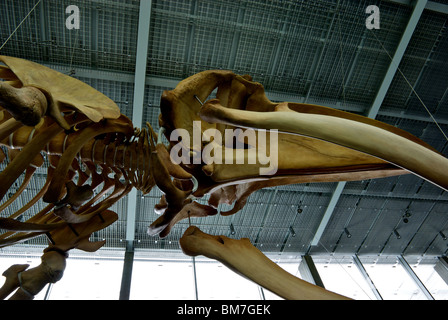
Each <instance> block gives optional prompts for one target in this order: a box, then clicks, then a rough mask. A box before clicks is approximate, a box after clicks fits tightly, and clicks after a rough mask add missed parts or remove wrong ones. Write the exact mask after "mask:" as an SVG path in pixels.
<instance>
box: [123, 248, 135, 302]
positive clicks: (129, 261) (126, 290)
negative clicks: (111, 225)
mask: <svg viewBox="0 0 448 320" xmlns="http://www.w3.org/2000/svg"><path fill="white" fill-rule="evenodd" d="M133 266H134V243H133V241H128V242H127V243H126V252H125V254H124V264H123V273H122V276H121V288H120V300H129V297H130V295H131V281H132V268H133Z"/></svg>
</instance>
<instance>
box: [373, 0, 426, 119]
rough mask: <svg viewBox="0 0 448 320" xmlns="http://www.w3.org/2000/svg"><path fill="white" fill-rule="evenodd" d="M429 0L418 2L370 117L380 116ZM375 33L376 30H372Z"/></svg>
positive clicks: (419, 0) (418, 0)
mask: <svg viewBox="0 0 448 320" xmlns="http://www.w3.org/2000/svg"><path fill="white" fill-rule="evenodd" d="M427 3H428V0H417V1H416V4H415V6H414V10H413V11H412V14H411V17H410V18H409V22H408V24H407V26H406V28H405V30H404V32H403V36H402V37H401V40H400V42H399V44H398V47H397V50H396V51H395V54H394V56H393V58H392V61H391V63H390V65H389V68H388V70H387V72H386V75H385V76H384V79H383V82H382V83H381V86H380V88H379V90H378V93H377V95H376V97H375V100H374V102H373V104H372V107H371V108H370V110H369V113H368V115H367V116H368V117H369V118H372V119H375V118H376V116H377V115H378V111H379V110H380V107H381V105H382V104H383V101H384V98H385V97H386V94H387V92H388V91H389V88H390V85H391V83H392V81H393V79H394V77H395V74H396V73H397V70H398V67H399V65H400V62H401V60H402V59H403V56H404V53H405V52H406V49H407V47H408V45H409V42H410V41H411V38H412V35H413V34H414V31H415V28H416V27H417V24H418V22H419V20H420V17H421V16H422V13H423V11H424V10H425V7H426V4H427ZM372 32H375V30H372Z"/></svg>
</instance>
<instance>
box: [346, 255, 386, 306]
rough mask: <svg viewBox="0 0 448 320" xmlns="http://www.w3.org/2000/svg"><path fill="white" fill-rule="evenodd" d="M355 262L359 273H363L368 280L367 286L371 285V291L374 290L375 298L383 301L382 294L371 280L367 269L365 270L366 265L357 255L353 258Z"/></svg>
mask: <svg viewBox="0 0 448 320" xmlns="http://www.w3.org/2000/svg"><path fill="white" fill-rule="evenodd" d="M353 262H354V263H355V265H356V266H357V267H358V270H359V272H361V274H362V276H363V277H364V279H365V280H366V282H367V284H368V285H369V287H370V289H371V290H372V292H373V294H374V296H375V297H376V298H377V299H378V300H383V297H382V296H381V294H380V292H379V291H378V289H377V288H376V286H375V284H374V283H373V281H372V279H371V278H370V276H369V274H368V273H367V271H366V269H365V268H364V265H363V264H362V262H361V260H360V259H359V257H358V256H357V255H354V256H353Z"/></svg>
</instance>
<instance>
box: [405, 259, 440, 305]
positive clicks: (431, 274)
mask: <svg viewBox="0 0 448 320" xmlns="http://www.w3.org/2000/svg"><path fill="white" fill-rule="evenodd" d="M435 265H436V264H435V263H431V264H427V263H425V264H422V263H420V264H418V265H411V267H412V269H413V270H414V272H415V274H416V275H417V276H418V277H419V279H420V280H421V281H422V282H423V284H424V285H425V287H426V289H428V290H429V292H430V293H431V295H432V296H433V297H434V299H436V300H448V285H447V284H446V282H445V281H444V280H443V279H442V278H441V277H440V276H439V274H438V273H437V271H436V270H434V267H435Z"/></svg>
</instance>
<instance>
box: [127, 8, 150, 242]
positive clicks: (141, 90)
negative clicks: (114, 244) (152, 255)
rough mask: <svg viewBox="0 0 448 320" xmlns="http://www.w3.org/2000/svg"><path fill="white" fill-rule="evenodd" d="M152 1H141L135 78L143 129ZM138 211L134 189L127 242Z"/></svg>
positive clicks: (136, 117)
mask: <svg viewBox="0 0 448 320" xmlns="http://www.w3.org/2000/svg"><path fill="white" fill-rule="evenodd" d="M151 6H152V1H151V0H144V1H140V13H139V25H138V41H137V59H136V65H135V77H134V103H133V111H132V122H133V123H134V125H136V126H139V127H141V125H142V122H143V102H144V98H145V85H146V68H147V61H148V39H149V27H150V24H151ZM136 211H137V190H135V189H133V190H132V191H131V192H130V193H129V195H128V205H127V223H126V241H134V238H135V218H136Z"/></svg>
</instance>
